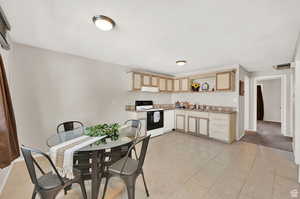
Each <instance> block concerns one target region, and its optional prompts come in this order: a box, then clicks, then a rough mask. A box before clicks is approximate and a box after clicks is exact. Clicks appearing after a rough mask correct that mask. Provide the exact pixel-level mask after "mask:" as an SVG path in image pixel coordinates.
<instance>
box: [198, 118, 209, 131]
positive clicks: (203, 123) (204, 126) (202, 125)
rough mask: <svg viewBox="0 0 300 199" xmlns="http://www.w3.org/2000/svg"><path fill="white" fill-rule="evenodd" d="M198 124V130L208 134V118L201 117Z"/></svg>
mask: <svg viewBox="0 0 300 199" xmlns="http://www.w3.org/2000/svg"><path fill="white" fill-rule="evenodd" d="M198 126H199V128H198V132H199V133H200V134H201V135H208V119H206V118H199V122H198Z"/></svg>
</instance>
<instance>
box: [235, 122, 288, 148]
mask: <svg viewBox="0 0 300 199" xmlns="http://www.w3.org/2000/svg"><path fill="white" fill-rule="evenodd" d="M241 141H244V142H249V143H253V144H259V145H263V146H267V147H271V148H276V149H281V150H285V151H293V147H292V142H293V139H292V138H290V137H286V136H283V135H282V134H281V126H280V123H274V122H265V121H257V132H252V131H247V132H246V133H245V136H244V137H243V138H242V139H241Z"/></svg>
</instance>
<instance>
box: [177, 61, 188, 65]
mask: <svg viewBox="0 0 300 199" xmlns="http://www.w3.org/2000/svg"><path fill="white" fill-rule="evenodd" d="M186 63H187V61H185V60H178V61H176V64H177V65H178V66H183V65H185V64H186Z"/></svg>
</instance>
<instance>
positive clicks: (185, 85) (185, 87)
mask: <svg viewBox="0 0 300 199" xmlns="http://www.w3.org/2000/svg"><path fill="white" fill-rule="evenodd" d="M189 90H190V87H189V79H188V78H183V79H180V91H189Z"/></svg>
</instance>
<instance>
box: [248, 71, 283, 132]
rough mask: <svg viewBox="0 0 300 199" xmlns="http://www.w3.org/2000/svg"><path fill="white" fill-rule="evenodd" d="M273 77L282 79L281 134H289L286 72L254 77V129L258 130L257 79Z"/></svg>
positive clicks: (270, 78)
mask: <svg viewBox="0 0 300 199" xmlns="http://www.w3.org/2000/svg"><path fill="white" fill-rule="evenodd" d="M272 79H280V83H281V85H280V87H281V88H280V89H281V100H280V103H281V109H280V117H281V134H282V135H284V136H287V132H286V129H287V120H286V118H287V115H286V114H287V90H286V86H287V77H286V74H280V75H268V76H258V77H254V79H253V129H254V130H255V131H257V104H256V101H257V81H260V80H272Z"/></svg>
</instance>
